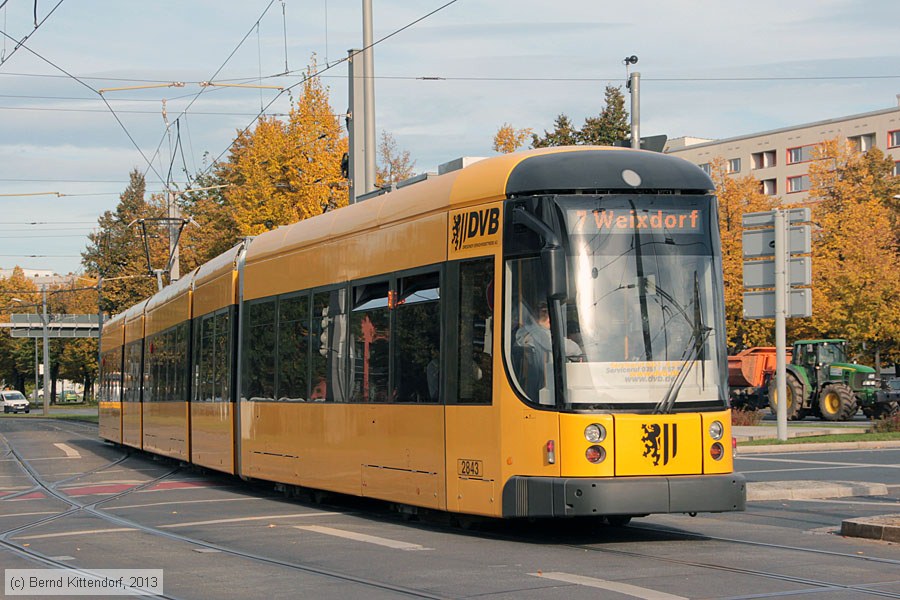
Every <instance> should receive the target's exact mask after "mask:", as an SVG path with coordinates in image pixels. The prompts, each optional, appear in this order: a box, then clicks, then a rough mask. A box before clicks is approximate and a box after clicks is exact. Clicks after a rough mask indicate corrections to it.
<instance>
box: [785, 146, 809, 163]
mask: <svg viewBox="0 0 900 600" xmlns="http://www.w3.org/2000/svg"><path fill="white" fill-rule="evenodd" d="M815 147H816V145H815V144H810V145H809V146H800V147H798V148H788V151H787V164H789V165H793V164H795V163H801V162H807V161H810V160H812V159H813V150H814V149H815Z"/></svg>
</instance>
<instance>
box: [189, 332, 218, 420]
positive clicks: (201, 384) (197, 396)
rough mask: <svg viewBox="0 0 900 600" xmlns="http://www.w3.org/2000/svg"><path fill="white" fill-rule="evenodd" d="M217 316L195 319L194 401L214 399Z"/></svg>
mask: <svg viewBox="0 0 900 600" xmlns="http://www.w3.org/2000/svg"><path fill="white" fill-rule="evenodd" d="M214 336H215V316H214V315H213V314H208V315H203V316H202V317H200V318H198V319H196V320H195V321H194V377H193V379H194V397H193V401H194V402H209V401H210V400H211V399H212V380H213V377H214V376H215V374H214V372H213V366H212V365H213V340H214V339H215V338H214Z"/></svg>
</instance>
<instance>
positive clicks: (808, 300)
mask: <svg viewBox="0 0 900 600" xmlns="http://www.w3.org/2000/svg"><path fill="white" fill-rule="evenodd" d="M785 310H786V312H787V314H786V315H785V317H786V318H788V319H793V318H803V317H810V316H812V290H810V289H806V288H801V289H794V290H791V291H790V293H789V294H788V297H787V302H786V303H785ZM744 318H745V319H774V318H775V291H774V290H769V291H764V292H744Z"/></svg>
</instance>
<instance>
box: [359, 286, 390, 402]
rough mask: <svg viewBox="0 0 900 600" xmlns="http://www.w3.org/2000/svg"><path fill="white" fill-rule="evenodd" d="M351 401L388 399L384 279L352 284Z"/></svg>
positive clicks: (387, 317)
mask: <svg viewBox="0 0 900 600" xmlns="http://www.w3.org/2000/svg"><path fill="white" fill-rule="evenodd" d="M352 289H353V307H352V311H351V313H350V341H351V344H352V347H351V354H350V357H351V365H352V366H351V368H352V371H351V374H352V386H351V396H350V401H351V402H390V401H391V400H392V399H391V397H390V381H389V377H390V373H389V368H390V342H391V327H390V322H391V313H390V308H389V285H388V282H387V281H379V282H375V283H367V284H363V285H357V286H354V287H353V288H352Z"/></svg>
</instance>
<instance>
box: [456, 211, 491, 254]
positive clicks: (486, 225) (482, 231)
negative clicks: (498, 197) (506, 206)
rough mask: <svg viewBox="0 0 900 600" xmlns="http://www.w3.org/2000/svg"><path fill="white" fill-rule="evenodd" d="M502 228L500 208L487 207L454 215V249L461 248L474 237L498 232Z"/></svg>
mask: <svg viewBox="0 0 900 600" xmlns="http://www.w3.org/2000/svg"><path fill="white" fill-rule="evenodd" d="M499 230H500V209H499V208H485V209H483V210H473V211H470V212H464V213H459V214H458V215H454V216H453V231H452V235H453V239H452V244H453V249H454V250H460V249H462V247H463V246H464V245H465V244H466V242H469V241H472V240H473V239H474V238H479V237H485V236H490V235H494V234H496V233H497V232H498V231H499Z"/></svg>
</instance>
